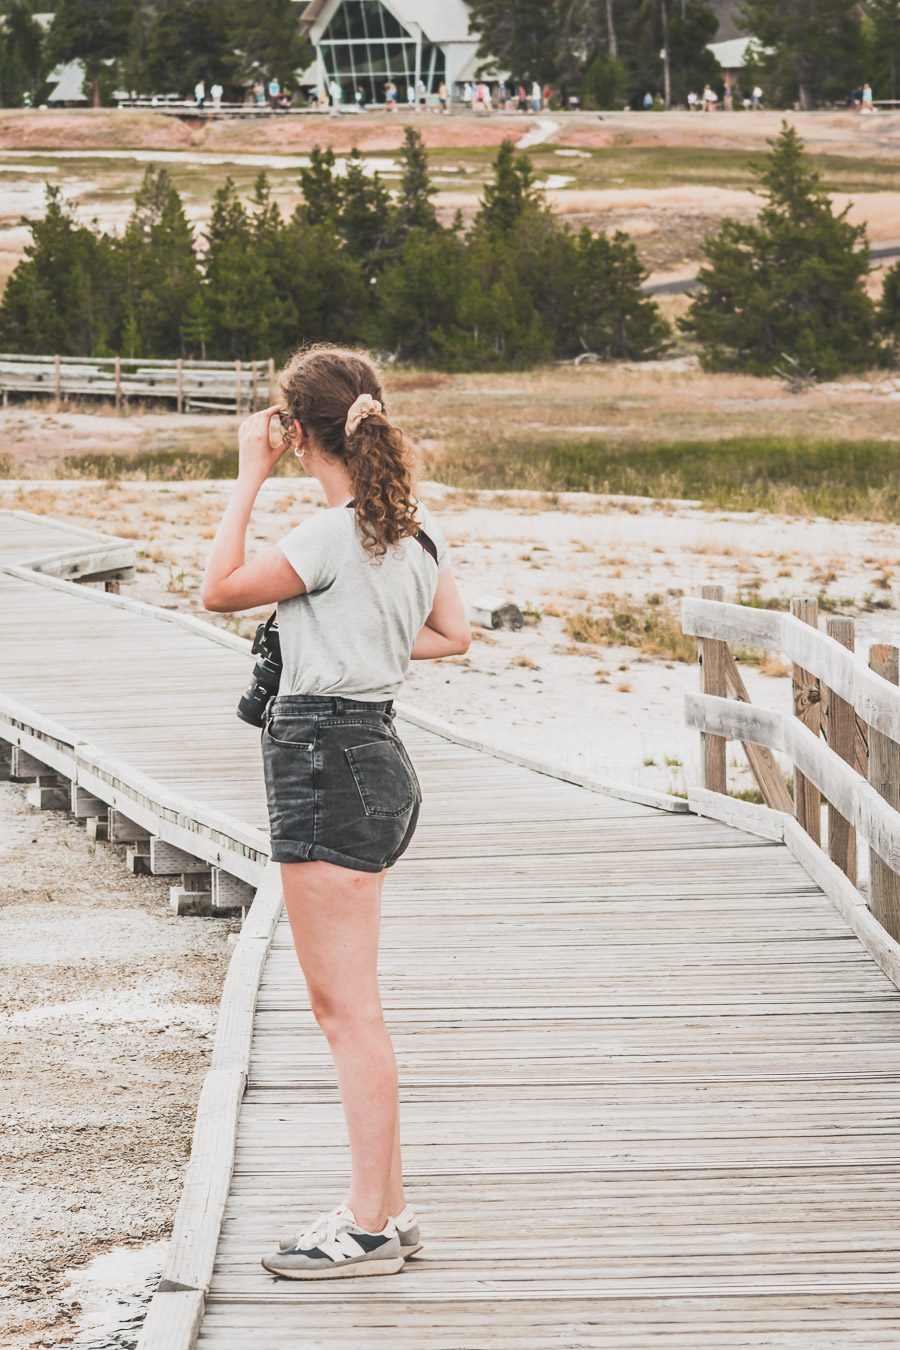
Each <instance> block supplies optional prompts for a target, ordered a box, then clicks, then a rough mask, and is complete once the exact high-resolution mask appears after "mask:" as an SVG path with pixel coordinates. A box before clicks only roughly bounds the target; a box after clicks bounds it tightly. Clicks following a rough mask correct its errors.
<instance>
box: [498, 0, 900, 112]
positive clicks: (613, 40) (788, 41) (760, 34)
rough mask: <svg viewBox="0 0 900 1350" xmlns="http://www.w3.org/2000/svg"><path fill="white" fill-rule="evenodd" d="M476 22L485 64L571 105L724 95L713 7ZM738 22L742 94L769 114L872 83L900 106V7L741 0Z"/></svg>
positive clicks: (575, 8)
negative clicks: (756, 90) (745, 53)
mask: <svg viewBox="0 0 900 1350" xmlns="http://www.w3.org/2000/svg"><path fill="white" fill-rule="evenodd" d="M471 14H472V26H473V28H474V29H475V30H476V31H477V32H478V33H479V34H480V45H479V54H480V55H481V57H482V59H484V60H488V59H489V58H491V57H493V58H494V59H495V60H496V61H497V63H498V65H499V66H500V67H501V68H507V69H510V70H513V71H515V72H517V73H521V75H522V76H523V77H526V78H528V79H537V80H538V81H540V82H542V83H545V82H548V81H549V82H551V83H553V84H554V85H555V86H556V87H557V88H559V89H560V90H561V92H562V94H563V102H564V103H565V101H566V98H567V96H569V95H572V96H576V97H580V98H581V100H582V101H583V102H584V103H586V104H587V105H588V106H594V107H600V108H621V107H622V106H623V104H629V103H630V104H631V105H632V106H634V107H639V106H640V105H641V99H642V98H643V95H644V94H645V93H646V92H647V91H648V90H649V91H651V92H653V93H656V92H667V93H668V94H669V101H671V103H673V104H683V103H684V101H685V97H686V95H687V93H688V90H690V89H692V88H693V89H698V88H702V86H703V84H704V83H706V82H707V81H709V82H710V83H711V84H713V86H718V87H719V89H721V87H722V86H721V72H720V70H719V67H718V65H717V63H716V61H715V59H714V58H713V56H712V54H711V53H710V52H709V51H707V49H706V46H707V43H709V42H714V41H715V40H716V32H717V29H718V26H719V25H718V18H717V15H716V13H715V11H714V9H713V7H712V6H711V5H709V4H707V3H705V0H517V2H516V4H515V5H511V4H509V3H508V0H473V2H472V5H471ZM739 18H740V22H741V24H742V26H743V27H744V28H745V30H746V31H747V32H748V33H750V34H752V36H753V37H754V38H755V39H756V42H755V44H754V47H753V48H752V49H751V54H750V58H749V61H748V64H747V65H746V67H745V69H744V70H743V71H742V73H741V83H742V86H743V89H744V91H745V92H749V91H750V90H751V89H752V87H753V85H754V84H755V83H757V82H758V81H762V82H763V84H764V86H765V93H766V99H767V102H768V103H769V104H770V105H772V106H776V107H791V106H793V105H794V104H795V103H796V104H798V105H799V106H800V107H802V108H813V107H817V106H821V105H822V104H828V103H837V104H843V103H845V102H846V101H847V98H848V96H849V94H850V92H851V90H852V89H854V88H855V87H857V86H858V85H860V84H861V83H862V82H863V80H865V79H868V80H869V81H870V82H871V84H872V85H873V87H874V88H876V89H879V90H881V91H882V96H883V97H886V98H897V97H898V90H900V0H862V2H860V0H745V3H744V4H743V6H742V8H741V10H740V14H739ZM667 85H668V88H666V86H667Z"/></svg>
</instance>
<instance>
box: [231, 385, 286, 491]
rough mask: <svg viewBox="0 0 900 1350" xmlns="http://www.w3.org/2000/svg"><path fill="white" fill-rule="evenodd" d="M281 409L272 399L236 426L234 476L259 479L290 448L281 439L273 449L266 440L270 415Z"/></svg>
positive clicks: (276, 413)
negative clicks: (236, 444)
mask: <svg viewBox="0 0 900 1350" xmlns="http://www.w3.org/2000/svg"><path fill="white" fill-rule="evenodd" d="M281 411H282V408H281V405H280V404H278V403H276V404H274V405H273V406H272V407H271V408H263V409H262V411H261V412H256V413H251V415H250V416H249V417H248V418H246V419H245V420H244V421H243V422H242V423H241V425H240V428H239V430H238V477H239V478H252V479H255V480H256V481H258V482H260V483H262V482H264V481H265V479H266V478H268V476H269V474H270V473H271V472H272V470H273V469H274V468H275V465H276V464H277V463H278V461H279V460H280V459H281V457H282V455H284V454H286V453H287V451H288V450H289V449H290V448H291V444H290V441H289V440H287V439H285V440H283V441H282V443H281V444H280V445H279V446H278V449H277V450H273V448H272V444H271V442H270V440H269V424H270V422H271V421H272V418H273V417H277V416H278V414H279V413H280V412H281Z"/></svg>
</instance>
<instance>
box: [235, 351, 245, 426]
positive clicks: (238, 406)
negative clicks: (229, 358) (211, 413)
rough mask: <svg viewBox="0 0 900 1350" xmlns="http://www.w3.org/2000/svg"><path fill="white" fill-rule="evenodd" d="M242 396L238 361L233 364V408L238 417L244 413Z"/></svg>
mask: <svg viewBox="0 0 900 1350" xmlns="http://www.w3.org/2000/svg"><path fill="white" fill-rule="evenodd" d="M243 394H244V390H243V382H242V379H241V363H240V361H235V363H234V407H235V411H236V413H237V415H238V417H240V416H241V415H242V414H243V411H244V401H243Z"/></svg>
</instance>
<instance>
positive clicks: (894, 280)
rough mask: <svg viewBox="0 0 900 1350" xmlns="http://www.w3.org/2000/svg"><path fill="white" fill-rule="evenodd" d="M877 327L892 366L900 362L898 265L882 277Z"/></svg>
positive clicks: (899, 281)
mask: <svg viewBox="0 0 900 1350" xmlns="http://www.w3.org/2000/svg"><path fill="white" fill-rule="evenodd" d="M878 327H879V328H880V329H881V331H882V333H883V334H884V336H885V339H886V341H887V345H888V354H889V356H890V359H891V361H892V363H893V364H894V365H896V364H897V363H898V362H900V263H894V265H893V267H891V268H889V269H888V271H887V272H886V273H885V277H884V288H883V290H882V292H881V303H880V304H879V306H878Z"/></svg>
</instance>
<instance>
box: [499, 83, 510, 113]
mask: <svg viewBox="0 0 900 1350" xmlns="http://www.w3.org/2000/svg"><path fill="white" fill-rule="evenodd" d="M508 99H509V89H508V87H507V84H506V81H505V80H501V81H500V83H499V84H498V85H497V107H498V108H500V110H501V111H505V110H506V104H507V100H508Z"/></svg>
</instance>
